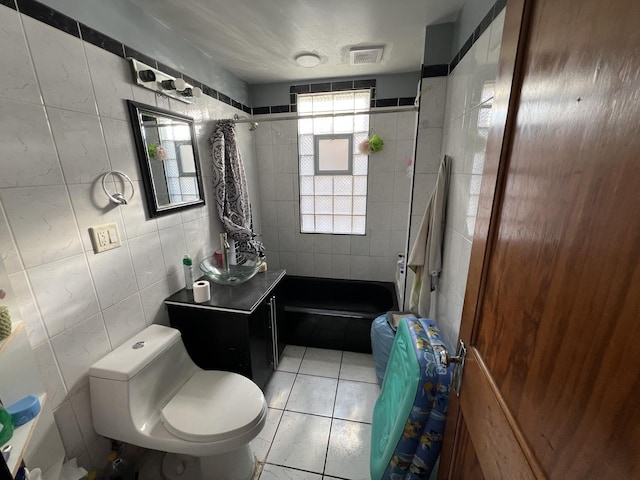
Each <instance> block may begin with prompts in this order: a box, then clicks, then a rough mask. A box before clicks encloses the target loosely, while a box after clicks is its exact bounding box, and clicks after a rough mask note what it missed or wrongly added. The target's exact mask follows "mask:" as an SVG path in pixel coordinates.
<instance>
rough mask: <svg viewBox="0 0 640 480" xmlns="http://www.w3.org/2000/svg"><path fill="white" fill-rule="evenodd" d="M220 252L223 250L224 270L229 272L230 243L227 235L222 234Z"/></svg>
mask: <svg viewBox="0 0 640 480" xmlns="http://www.w3.org/2000/svg"><path fill="white" fill-rule="evenodd" d="M220 250H222V268H224V269H225V270H226V271H227V272H228V271H229V265H230V263H229V241H228V239H227V234H226V233H221V234H220Z"/></svg>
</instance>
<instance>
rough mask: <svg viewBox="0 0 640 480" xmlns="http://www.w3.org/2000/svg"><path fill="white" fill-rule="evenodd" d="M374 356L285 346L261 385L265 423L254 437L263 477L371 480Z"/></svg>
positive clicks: (276, 479)
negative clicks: (264, 403) (275, 364)
mask: <svg viewBox="0 0 640 480" xmlns="http://www.w3.org/2000/svg"><path fill="white" fill-rule="evenodd" d="M379 393H380V388H379V387H378V384H377V381H376V376H375V370H374V366H373V358H372V357H371V355H368V354H362V353H353V352H341V351H337V350H324V349H319V348H306V347H299V346H293V345H288V346H287V347H286V349H285V351H284V353H283V356H282V359H281V361H280V365H279V367H278V370H277V371H276V372H274V374H273V375H272V377H271V379H270V380H269V383H268V384H267V386H266V388H265V397H266V399H267V403H268V405H269V415H268V418H267V424H266V426H265V428H264V429H263V431H262V432H261V433H260V435H259V436H258V437H257V438H256V439H255V440H254V441H253V442H252V443H251V446H252V448H253V451H254V453H255V454H256V457H257V459H258V462H259V463H260V465H259V469H258V473H257V474H256V478H259V479H260V480H323V479H326V480H330V479H346V480H369V478H370V477H369V447H370V437H371V415H372V413H373V406H374V404H375V401H376V399H377V397H378V394H379Z"/></svg>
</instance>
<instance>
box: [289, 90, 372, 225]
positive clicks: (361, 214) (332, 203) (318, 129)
mask: <svg viewBox="0 0 640 480" xmlns="http://www.w3.org/2000/svg"><path fill="white" fill-rule="evenodd" d="M370 103H371V93H370V91H369V90H355V91H342V92H331V93H315V94H308V95H307V94H298V99H297V105H298V161H299V172H300V230H301V232H302V233H331V234H342V235H364V234H365V232H366V213H367V174H368V167H369V157H368V156H367V155H363V154H361V153H360V151H359V148H358V147H359V145H360V143H361V142H362V141H363V140H366V139H367V138H368V136H369V114H368V113H366V112H368V111H369V105H370ZM363 112H365V113H363ZM346 145H348V147H346ZM345 148H347V149H346V150H345Z"/></svg>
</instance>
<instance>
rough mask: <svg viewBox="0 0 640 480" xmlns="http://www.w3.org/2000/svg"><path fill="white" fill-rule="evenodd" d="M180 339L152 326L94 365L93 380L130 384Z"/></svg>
mask: <svg viewBox="0 0 640 480" xmlns="http://www.w3.org/2000/svg"><path fill="white" fill-rule="evenodd" d="M179 339H180V331H179V330H176V329H175V328H170V327H164V326H162V325H149V326H148V327H147V328H145V329H144V330H142V331H141V332H140V333H138V334H136V335H134V336H133V337H132V338H130V339H129V340H127V341H125V342H124V343H123V344H122V345H120V346H119V347H117V348H116V349H114V350H113V351H112V352H111V353H108V354H107V355H106V356H105V357H103V358H101V359H100V360H98V361H97V362H96V363H94V364H93V365H92V366H91V368H90V369H89V376H90V377H97V378H106V379H109V380H122V381H127V380H129V379H131V378H133V377H134V376H135V375H136V374H137V373H138V372H139V371H140V370H142V369H143V368H144V367H145V366H147V365H148V364H149V363H151V362H152V361H153V360H154V359H155V358H157V357H158V356H159V355H160V354H161V353H162V352H164V351H165V350H167V349H168V348H169V347H170V346H171V345H173V344H174V343H176V342H177V341H178V340H179Z"/></svg>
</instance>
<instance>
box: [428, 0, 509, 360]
mask: <svg viewBox="0 0 640 480" xmlns="http://www.w3.org/2000/svg"><path fill="white" fill-rule="evenodd" d="M503 23H504V11H503V12H502V13H501V14H500V15H499V16H498V17H497V18H496V19H495V20H494V21H493V23H492V24H491V26H490V27H489V28H487V30H486V31H485V32H484V33H483V34H482V35H481V37H480V38H479V39H478V40H477V41H476V43H474V45H473V46H472V47H471V50H469V52H468V53H467V54H466V55H465V56H464V58H463V59H462V60H461V61H460V63H459V64H458V66H457V67H456V68H455V70H454V71H453V73H452V74H451V75H450V76H449V77H448V80H447V85H446V108H445V111H444V130H443V137H442V138H443V141H442V154H447V155H449V156H451V157H452V159H453V165H452V178H451V188H450V192H449V204H448V206H447V223H446V230H445V245H444V266H443V271H442V275H441V281H440V290H439V291H438V293H437V295H436V302H435V306H432V315H433V314H434V310H435V318H436V321H437V322H438V324H439V325H440V328H441V330H442V333H443V335H444V337H445V340H446V341H447V343H448V344H449V346H450V347H451V348H453V347H454V346H455V343H456V342H457V338H458V333H459V330H460V319H461V316H462V305H463V300H464V294H465V288H466V282H467V273H468V270H469V260H470V257H471V242H472V240H473V232H474V227H475V217H476V213H477V209H478V196H479V193H480V183H481V179H482V169H483V167H484V153H485V149H486V145H487V129H488V124H487V123H486V122H487V120H486V118H487V116H488V115H489V112H490V109H491V103H492V100H493V84H494V82H495V78H496V75H497V65H498V56H499V52H500V43H501V39H502V27H503ZM421 125H422V124H421ZM416 168H418V165H416Z"/></svg>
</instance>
